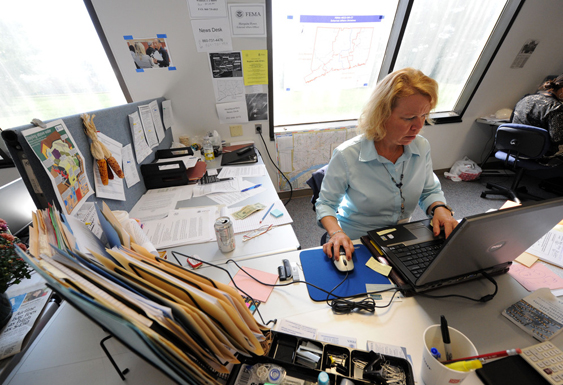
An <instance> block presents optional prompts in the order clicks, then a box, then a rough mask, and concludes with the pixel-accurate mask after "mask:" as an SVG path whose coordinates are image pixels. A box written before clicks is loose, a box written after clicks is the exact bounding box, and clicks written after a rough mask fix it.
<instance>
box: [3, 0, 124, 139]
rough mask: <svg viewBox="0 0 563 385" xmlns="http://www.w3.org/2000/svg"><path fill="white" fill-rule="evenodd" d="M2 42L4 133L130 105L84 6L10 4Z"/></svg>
mask: <svg viewBox="0 0 563 385" xmlns="http://www.w3.org/2000/svg"><path fill="white" fill-rule="evenodd" d="M0 36H2V46H1V47H0V84H2V87H0V103H1V104H2V108H1V109H0V127H2V128H11V127H17V126H21V125H24V124H27V123H29V122H30V121H31V120H32V119H33V118H38V119H41V120H49V119H55V118H59V117H62V116H68V115H72V114H77V113H81V112H86V111H90V110H96V109H101V108H105V107H110V106H115V105H119V104H123V103H126V102H127V101H126V100H125V97H124V94H123V91H122V89H121V88H120V85H119V84H118V81H117V79H116V75H115V73H114V71H113V69H112V67H111V65H110V63H109V60H108V57H107V55H106V53H105V51H104V49H103V47H102V44H101V42H100V38H99V37H98V34H97V33H96V30H95V29H94V26H93V24H92V20H91V19H90V16H89V15H88V12H87V10H86V7H85V5H84V2H82V1H75V0H59V1H57V3H56V5H54V4H53V3H51V2H45V1H40V0H30V1H12V2H6V3H5V4H4V5H3V7H2V13H1V14H0Z"/></svg>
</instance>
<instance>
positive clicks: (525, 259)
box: [515, 252, 538, 267]
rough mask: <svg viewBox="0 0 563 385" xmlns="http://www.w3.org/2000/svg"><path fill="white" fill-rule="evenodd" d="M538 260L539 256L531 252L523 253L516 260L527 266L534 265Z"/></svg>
mask: <svg viewBox="0 0 563 385" xmlns="http://www.w3.org/2000/svg"><path fill="white" fill-rule="evenodd" d="M537 260H538V257H536V256H535V255H532V254H530V253H526V252H524V253H522V254H520V256H519V257H518V258H516V259H515V261H516V262H519V263H521V264H522V265H524V266H526V267H532V265H533V264H534V263H535V262H536V261H537Z"/></svg>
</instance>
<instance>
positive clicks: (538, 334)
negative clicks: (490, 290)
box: [502, 288, 563, 342]
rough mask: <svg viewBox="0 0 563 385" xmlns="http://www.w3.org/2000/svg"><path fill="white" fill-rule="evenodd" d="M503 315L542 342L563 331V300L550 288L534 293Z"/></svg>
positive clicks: (509, 308)
mask: <svg viewBox="0 0 563 385" xmlns="http://www.w3.org/2000/svg"><path fill="white" fill-rule="evenodd" d="M502 315H504V316H505V317H506V318H508V319H509V320H511V321H512V322H514V323H515V324H516V325H518V327H520V328H521V329H522V330H524V331H525V332H526V333H528V334H530V335H531V336H532V337H534V338H535V339H537V340H538V341H542V342H543V341H547V340H549V339H551V338H552V337H554V336H556V335H557V334H559V333H560V332H561V330H563V300H561V299H559V298H557V297H556V296H554V295H553V294H552V293H551V291H550V290H549V289H548V288H541V289H538V290H536V291H534V292H533V293H532V294H530V295H529V296H527V297H524V298H523V299H521V300H520V301H518V302H516V303H515V304H513V305H511V306H509V307H508V308H506V309H505V310H504V311H503V312H502Z"/></svg>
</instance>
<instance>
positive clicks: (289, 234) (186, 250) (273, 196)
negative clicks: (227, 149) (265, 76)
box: [168, 156, 320, 266]
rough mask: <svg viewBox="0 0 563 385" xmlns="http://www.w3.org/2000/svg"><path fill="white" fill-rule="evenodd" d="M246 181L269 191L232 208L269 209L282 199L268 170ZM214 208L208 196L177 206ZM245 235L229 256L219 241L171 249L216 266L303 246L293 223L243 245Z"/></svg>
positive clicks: (214, 163) (214, 165) (215, 163)
mask: <svg viewBox="0 0 563 385" xmlns="http://www.w3.org/2000/svg"><path fill="white" fill-rule="evenodd" d="M254 164H257V165H260V164H264V163H263V162H262V158H261V157H260V156H259V157H258V163H253V164H250V165H254ZM245 166H249V164H243V165H240V166H238V167H245ZM230 167H237V166H230ZM207 168H208V169H210V168H221V165H220V158H217V159H216V160H215V161H211V162H209V163H208V166H207ZM244 179H245V180H248V181H250V182H252V183H254V184H261V185H262V187H264V188H265V190H266V191H263V192H261V193H259V194H256V195H253V196H251V197H250V198H247V199H245V200H244V201H242V202H239V203H236V204H234V205H232V206H230V207H244V206H246V205H249V204H253V203H258V202H260V203H262V204H264V205H266V206H269V205H270V204H272V203H274V202H275V201H277V200H279V199H280V198H279V196H278V193H277V191H276V189H275V187H274V184H273V183H272V180H271V179H270V177H269V175H268V173H267V171H266V175H264V176H261V177H252V178H244ZM214 205H217V203H216V202H215V201H213V200H212V199H211V198H209V197H207V196H203V197H197V198H192V199H188V200H183V201H180V202H178V204H177V205H176V208H183V207H200V206H214ZM263 213H264V212H263V211H260V212H258V213H256V214H254V215H262V214H263ZM311 226H315V224H314V223H312V224H311ZM243 236H244V233H241V234H235V249H234V250H233V251H231V252H229V253H222V252H221V251H220V250H219V247H218V245H217V242H216V241H213V242H206V243H197V244H193V245H185V246H177V247H173V248H170V249H168V250H175V251H178V252H180V253H183V254H185V255H190V256H191V255H194V254H197V255H198V256H199V257H201V259H203V260H205V261H209V262H213V263H221V262H224V261H226V260H227V259H236V260H237V261H240V260H243V259H249V258H256V257H261V256H264V255H270V254H276V253H283V252H287V251H292V250H298V249H299V248H300V247H301V246H300V244H299V240H298V239H297V236H296V235H295V232H294V231H293V227H292V226H291V224H286V225H282V226H276V227H273V228H272V229H271V230H270V231H268V232H267V233H266V234H263V235H260V236H259V237H257V238H254V239H251V240H249V241H247V242H243V239H242V238H243ZM319 241H320V240H319ZM169 259H170V260H173V261H175V259H174V258H173V257H172V256H169ZM178 259H179V260H180V262H181V263H182V265H183V266H186V265H187V264H186V258H183V257H180V256H178Z"/></svg>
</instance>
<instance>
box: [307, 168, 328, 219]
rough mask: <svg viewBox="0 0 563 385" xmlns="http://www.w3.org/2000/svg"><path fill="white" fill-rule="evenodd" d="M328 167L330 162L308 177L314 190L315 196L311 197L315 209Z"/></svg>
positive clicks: (309, 183) (308, 181) (308, 182)
mask: <svg viewBox="0 0 563 385" xmlns="http://www.w3.org/2000/svg"><path fill="white" fill-rule="evenodd" d="M327 168H328V164H327V165H326V166H323V167H321V168H319V169H318V170H317V171H315V172H313V174H312V175H311V177H310V178H309V179H307V182H305V183H307V184H308V185H309V187H311V189H312V190H313V196H312V197H311V203H312V204H313V211H315V202H316V201H317V199H318V198H319V193H320V192H321V185H322V184H323V179H324V177H325V171H326V169H327Z"/></svg>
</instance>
